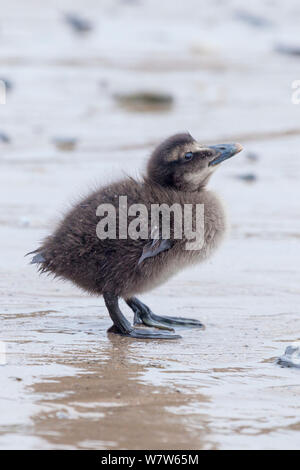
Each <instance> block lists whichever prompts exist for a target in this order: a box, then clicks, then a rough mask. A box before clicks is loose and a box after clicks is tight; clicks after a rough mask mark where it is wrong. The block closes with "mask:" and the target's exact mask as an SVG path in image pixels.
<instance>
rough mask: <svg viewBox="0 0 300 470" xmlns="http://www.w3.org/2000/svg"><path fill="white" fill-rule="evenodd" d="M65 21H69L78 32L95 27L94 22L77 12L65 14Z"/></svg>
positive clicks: (85, 31) (84, 31)
mask: <svg viewBox="0 0 300 470" xmlns="http://www.w3.org/2000/svg"><path fill="white" fill-rule="evenodd" d="M65 21H66V23H68V24H69V25H70V26H71V27H72V28H73V30H74V31H76V33H87V32H88V31H91V30H92V29H93V27H92V23H91V22H90V21H89V20H87V19H85V18H82V17H81V16H79V15H76V14H75V13H66V14H65Z"/></svg>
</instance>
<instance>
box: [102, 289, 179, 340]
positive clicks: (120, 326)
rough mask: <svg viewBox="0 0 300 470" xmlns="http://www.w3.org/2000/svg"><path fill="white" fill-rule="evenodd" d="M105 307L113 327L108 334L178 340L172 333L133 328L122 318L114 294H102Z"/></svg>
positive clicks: (177, 336)
mask: <svg viewBox="0 0 300 470" xmlns="http://www.w3.org/2000/svg"><path fill="white" fill-rule="evenodd" d="M103 297H104V301H105V305H106V307H107V310H108V312H109V315H110V318H111V319H112V321H113V326H112V327H111V328H109V330H108V331H109V332H111V333H116V334H119V335H123V336H130V337H131V338H138V339H178V338H181V336H179V335H175V334H172V333H167V332H165V333H160V332H158V331H149V330H145V329H142V328H133V326H131V324H130V323H129V321H128V320H126V318H125V317H124V315H123V313H122V312H121V310H120V308H119V302H118V296H117V295H115V294H110V293H104V294H103Z"/></svg>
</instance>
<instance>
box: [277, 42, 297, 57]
mask: <svg viewBox="0 0 300 470" xmlns="http://www.w3.org/2000/svg"><path fill="white" fill-rule="evenodd" d="M275 51H276V52H279V53H280V54H286V55H292V56H300V45H295V46H292V45H288V44H277V45H276V46H275Z"/></svg>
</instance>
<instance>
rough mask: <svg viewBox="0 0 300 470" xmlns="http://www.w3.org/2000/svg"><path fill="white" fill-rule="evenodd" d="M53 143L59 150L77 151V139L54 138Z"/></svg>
mask: <svg viewBox="0 0 300 470" xmlns="http://www.w3.org/2000/svg"><path fill="white" fill-rule="evenodd" d="M53 143H54V144H55V145H56V147H57V148H58V149H59V150H63V151H65V152H70V151H72V150H74V149H75V147H76V145H77V139H76V138H75V137H54V139H53Z"/></svg>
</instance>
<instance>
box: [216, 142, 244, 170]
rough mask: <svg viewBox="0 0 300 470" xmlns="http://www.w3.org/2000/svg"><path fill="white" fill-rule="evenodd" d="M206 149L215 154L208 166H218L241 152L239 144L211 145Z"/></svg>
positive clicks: (241, 148)
mask: <svg viewBox="0 0 300 470" xmlns="http://www.w3.org/2000/svg"><path fill="white" fill-rule="evenodd" d="M208 148H209V149H211V150H214V152H215V155H214V156H213V160H211V161H210V162H209V164H208V166H211V165H218V164H219V163H221V162H223V161H224V160H227V159H228V158H231V157H233V155H235V154H236V153H239V152H240V151H241V150H243V147H242V146H241V144H220V145H211V146H209V147H208Z"/></svg>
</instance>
